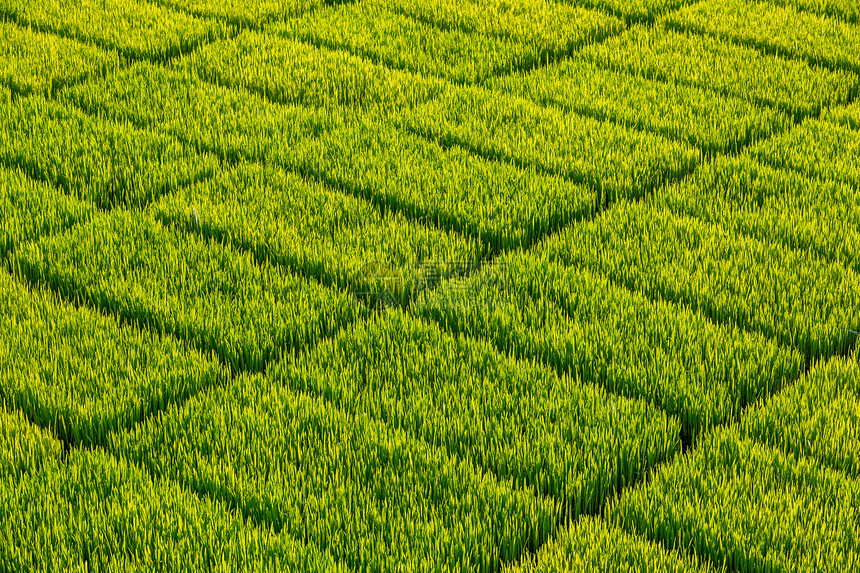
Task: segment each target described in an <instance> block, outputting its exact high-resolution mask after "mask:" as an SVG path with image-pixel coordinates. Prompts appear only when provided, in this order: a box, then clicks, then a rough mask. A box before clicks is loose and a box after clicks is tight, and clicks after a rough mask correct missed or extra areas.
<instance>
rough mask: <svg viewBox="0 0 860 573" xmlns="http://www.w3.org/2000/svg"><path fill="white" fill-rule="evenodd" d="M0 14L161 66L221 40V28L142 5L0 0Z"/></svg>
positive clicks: (115, 0) (137, 1) (125, 0)
mask: <svg viewBox="0 0 860 573" xmlns="http://www.w3.org/2000/svg"><path fill="white" fill-rule="evenodd" d="M0 14H5V15H6V16H7V17H10V18H12V19H14V20H15V21H17V22H18V23H19V24H21V25H24V26H30V27H33V28H36V29H40V30H45V31H51V32H55V33H58V34H59V35H61V36H69V37H72V38H77V39H79V40H82V41H85V42H92V43H95V44H98V45H100V46H102V47H104V48H109V49H115V50H117V51H119V52H120V53H122V54H125V55H126V56H128V57H131V58H149V59H153V60H163V59H164V58H167V57H172V56H176V55H178V54H181V53H182V52H189V51H191V49H193V48H194V47H195V46H196V45H197V44H199V43H200V42H202V41H207V40H209V41H211V40H213V39H215V38H218V37H220V36H223V35H224V34H226V31H227V29H226V26H224V25H223V24H221V23H220V22H217V21H215V20H201V19H198V18H194V17H191V16H188V15H186V14H183V13H181V12H175V11H173V10H165V9H164V8H160V7H158V6H156V5H154V4H150V3H149V2H146V1H145V0H0Z"/></svg>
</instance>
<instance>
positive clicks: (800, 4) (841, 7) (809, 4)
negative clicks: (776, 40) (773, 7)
mask: <svg viewBox="0 0 860 573" xmlns="http://www.w3.org/2000/svg"><path fill="white" fill-rule="evenodd" d="M771 3H773V4H777V5H779V6H785V7H791V8H795V9H797V10H798V11H801V12H812V13H813V14H818V15H820V16H830V17H831V18H835V19H838V20H844V21H847V22H853V23H855V24H856V23H858V22H860V5H858V4H857V3H856V2H855V1H854V0H771Z"/></svg>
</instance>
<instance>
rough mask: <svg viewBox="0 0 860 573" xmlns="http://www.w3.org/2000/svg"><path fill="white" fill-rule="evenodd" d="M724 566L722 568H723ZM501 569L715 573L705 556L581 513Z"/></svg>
mask: <svg viewBox="0 0 860 573" xmlns="http://www.w3.org/2000/svg"><path fill="white" fill-rule="evenodd" d="M723 570H724V569H723ZM502 571H503V573H553V572H557V571H605V572H606V573H629V572H631V571H642V572H644V571H649V572H653V573H709V572H713V573H715V572H716V571H718V569H716V568H714V567H712V566H711V565H710V564H709V563H708V562H707V561H706V560H703V559H699V558H697V557H695V556H693V555H689V554H687V553H685V552H683V551H679V550H678V549H671V550H669V549H666V548H665V547H663V546H662V545H661V544H659V543H654V542H652V541H649V540H647V539H646V538H644V537H643V536H642V535H640V534H632V533H628V532H627V531H625V530H623V529H621V528H619V527H617V526H614V525H608V524H607V523H606V522H605V521H603V520H602V519H598V518H592V517H585V518H583V519H581V520H579V522H577V523H576V524H574V525H572V526H570V527H569V528H567V529H565V530H562V531H560V532H559V533H558V535H557V536H556V537H555V538H554V539H552V540H550V541H549V542H547V543H546V545H544V546H543V547H542V548H541V549H540V551H538V552H537V553H536V554H534V555H531V556H528V557H526V558H524V559H523V560H522V561H521V562H520V563H519V564H517V565H516V566H512V567H505V568H503V569H502Z"/></svg>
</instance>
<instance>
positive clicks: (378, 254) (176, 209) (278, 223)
mask: <svg viewBox="0 0 860 573" xmlns="http://www.w3.org/2000/svg"><path fill="white" fill-rule="evenodd" d="M152 213H153V214H154V215H155V217H156V218H158V219H160V220H162V221H164V222H166V223H170V224H173V225H178V226H179V227H181V228H184V229H186V230H188V231H190V232H194V231H195V230H197V229H198V228H199V229H200V232H201V233H202V234H204V235H206V236H213V237H216V238H218V239H219V240H220V239H225V240H227V241H230V242H232V243H233V244H234V245H236V246H237V247H240V248H242V249H246V250H249V251H251V252H253V253H254V254H255V255H256V257H257V258H258V259H260V260H266V259H270V260H272V261H276V262H278V263H280V264H282V265H284V266H286V267H289V268H291V269H295V270H297V271H299V272H301V273H302V274H304V275H309V276H312V277H314V278H316V279H318V280H319V281H321V282H323V283H325V284H332V285H336V286H337V287H339V288H343V289H348V290H351V291H352V292H355V293H367V294H368V295H369V294H372V293H375V292H378V291H379V289H380V288H382V287H385V286H387V287H388V289H389V290H390V292H389V294H390V295H392V296H393V297H395V299H396V300H401V299H404V298H406V297H408V296H409V293H410V292H411V290H412V289H413V286H412V281H413V278H412V277H413V276H414V274H415V272H416V271H417V270H418V269H417V267H418V266H419V265H420V264H421V263H422V262H423V261H458V262H470V263H476V262H477V261H478V260H479V259H480V258H481V255H482V254H483V247H482V246H481V245H480V244H479V243H478V241H476V240H474V239H467V238H464V237H461V236H459V235H455V234H450V233H445V232H443V231H440V230H439V229H436V228H433V227H431V226H426V225H421V224H419V223H415V222H412V221H409V220H408V219H407V218H406V217H405V216H404V215H403V214H402V213H400V212H398V211H380V210H379V209H377V208H375V207H374V206H372V205H371V204H370V203H368V202H366V201H364V200H362V199H357V198H355V197H351V196H348V195H344V194H343V193H340V192H338V191H336V190H334V189H332V188H330V187H327V186H326V185H324V184H321V183H318V182H312V181H307V180H305V179H303V178H302V177H300V176H299V175H296V174H293V173H288V172H285V171H283V170H282V169H279V168H277V167H264V166H261V165H253V164H242V165H239V166H238V167H237V168H236V169H234V170H231V171H228V172H225V173H223V174H221V175H219V176H218V177H216V178H214V179H210V180H206V181H204V182H202V183H199V184H197V185H194V186H190V187H185V188H182V189H180V190H177V191H176V192H175V193H171V194H169V195H166V196H165V197H163V198H162V200H161V201H159V202H158V203H156V204H154V205H153V206H152ZM374 261H378V262H380V263H382V264H384V265H385V267H386V268H390V269H391V270H392V271H394V272H395V273H396V274H398V275H399V278H401V279H402V280H403V284H402V286H400V285H391V284H387V285H378V284H376V280H375V279H376V278H382V277H378V274H377V273H376V272H371V271H370V270H369V269H368V268H367V265H368V264H369V263H372V262H374Z"/></svg>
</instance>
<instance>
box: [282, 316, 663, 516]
mask: <svg viewBox="0 0 860 573" xmlns="http://www.w3.org/2000/svg"><path fill="white" fill-rule="evenodd" d="M269 372H270V373H271V375H272V376H274V379H276V380H279V381H280V383H281V384H283V385H284V386H288V387H291V388H294V389H296V390H298V391H301V392H306V393H310V394H312V395H318V396H323V397H325V398H326V399H327V400H329V401H330V402H332V403H334V404H336V405H337V406H338V407H339V408H342V409H344V410H347V411H349V412H352V413H355V414H356V415H357V414H366V415H369V416H372V417H373V418H374V419H377V420H380V421H382V422H384V423H385V424H386V425H388V426H391V427H396V428H401V429H402V430H403V431H404V432H406V433H407V434H409V435H411V436H414V437H415V438H417V439H420V440H423V441H425V442H428V443H429V444H431V445H433V446H436V447H440V448H443V449H445V450H447V451H448V452H450V453H451V454H452V455H456V456H457V457H458V458H460V459H464V460H467V461H469V462H471V463H474V464H476V465H477V466H478V467H482V468H485V469H486V470H488V471H490V472H492V473H493V474H495V475H498V476H500V478H502V479H504V480H508V479H512V480H514V482H515V483H517V484H520V485H521V486H522V487H524V488H527V489H531V490H532V491H534V492H535V493H536V494H537V495H540V496H544V495H546V496H551V497H552V498H554V499H555V500H557V501H558V503H559V504H560V505H561V506H562V508H563V509H562V511H563V516H562V517H563V518H564V519H576V518H577V517H578V516H579V515H580V514H581V513H583V512H588V513H594V512H598V511H599V510H600V508H601V507H602V505H603V504H604V502H605V501H606V499H607V497H609V496H611V495H613V493H615V492H617V491H620V490H621V489H622V488H624V487H625V486H627V485H629V484H631V483H633V482H634V481H635V480H636V479H637V476H638V475H639V474H641V473H643V472H644V471H645V470H646V469H647V468H648V467H652V466H654V465H655V463H657V462H659V461H661V460H663V459H665V458H666V457H668V456H670V455H672V454H673V453H674V452H675V451H677V450H678V449H679V447H680V437H679V427H680V424H679V423H678V421H677V420H675V419H672V418H669V417H668V416H666V414H665V413H663V412H661V411H660V410H658V409H656V408H653V407H652V406H648V405H647V404H645V403H644V402H641V401H635V400H631V399H625V398H620V397H617V396H611V395H607V394H606V393H604V392H603V391H602V390H600V389H597V388H596V387H594V386H590V385H586V384H582V383H580V382H579V381H578V380H577V379H576V378H573V377H563V378H559V377H557V376H556V375H555V374H554V373H553V372H552V371H551V370H550V369H548V368H546V367H540V366H536V365H534V364H533V363H532V364H530V363H527V362H518V361H516V360H515V359H512V358H509V357H506V356H504V355H503V354H500V353H499V352H498V351H497V350H496V349H495V348H493V346H492V345H491V344H490V343H488V342H485V341H479V340H475V339H471V338H469V337H465V336H457V335H449V334H447V333H443V332H442V331H441V330H440V329H439V328H438V326H437V325H436V324H434V323H432V322H430V323H425V322H424V321H422V320H419V319H415V318H412V317H409V316H408V315H406V314H404V313H403V312H401V311H399V310H395V311H389V312H388V313H386V314H383V315H380V316H378V317H375V318H374V319H373V320H370V321H369V322H368V323H363V322H362V323H357V324H355V325H354V327H350V328H348V329H346V330H345V331H343V332H341V333H339V334H338V335H337V336H336V337H334V338H332V339H327V340H325V341H323V342H321V343H320V344H319V345H317V346H316V347H314V348H313V349H310V350H309V351H307V352H305V353H303V354H302V355H301V356H300V357H299V358H298V359H297V360H296V362H295V363H293V362H290V361H284V362H281V363H278V364H276V365H273V366H272V367H270V369H269Z"/></svg>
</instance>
